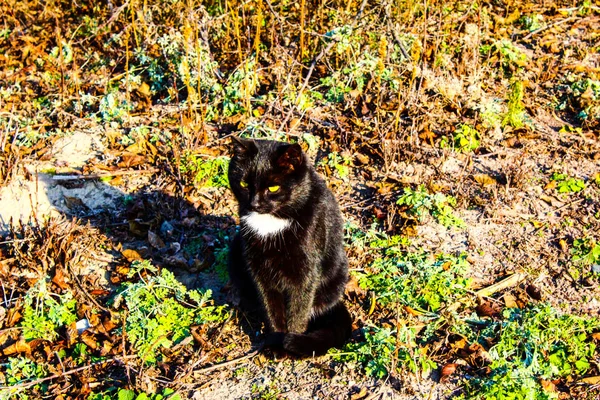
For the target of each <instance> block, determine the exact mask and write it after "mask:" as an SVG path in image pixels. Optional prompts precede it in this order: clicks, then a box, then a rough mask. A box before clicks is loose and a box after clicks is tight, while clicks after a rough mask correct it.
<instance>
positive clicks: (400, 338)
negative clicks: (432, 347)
mask: <svg viewBox="0 0 600 400" xmlns="http://www.w3.org/2000/svg"><path fill="white" fill-rule="evenodd" d="M363 334H364V338H365V340H364V341H361V342H358V343H349V344H347V345H346V346H344V349H343V350H342V351H337V350H332V351H331V352H330V353H331V354H332V356H333V358H334V359H335V360H337V361H342V362H348V361H351V362H359V363H360V364H361V365H362V367H363V368H364V370H365V373H366V374H367V375H369V376H373V377H375V378H384V377H385V376H387V375H389V374H390V373H392V372H396V371H399V370H402V369H406V370H408V371H411V372H413V373H417V372H419V371H423V372H426V371H430V370H432V369H435V368H437V365H436V363H435V362H434V361H433V360H431V359H430V358H429V357H428V355H427V354H426V351H424V350H425V349H423V348H419V346H418V345H417V341H416V338H417V333H416V329H415V328H414V327H408V326H402V327H401V328H400V330H399V332H398V331H397V330H394V329H390V328H380V327H376V326H370V327H367V328H365V329H364V330H363Z"/></svg>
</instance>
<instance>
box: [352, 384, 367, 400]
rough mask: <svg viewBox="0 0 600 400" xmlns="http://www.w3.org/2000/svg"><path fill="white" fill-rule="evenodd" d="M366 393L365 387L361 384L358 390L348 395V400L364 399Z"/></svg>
mask: <svg viewBox="0 0 600 400" xmlns="http://www.w3.org/2000/svg"><path fill="white" fill-rule="evenodd" d="M367 394H368V392H367V388H366V387H365V386H363V387H362V388H360V392H358V393H354V394H352V395H350V400H360V399H364V398H365V397H366V396H367Z"/></svg>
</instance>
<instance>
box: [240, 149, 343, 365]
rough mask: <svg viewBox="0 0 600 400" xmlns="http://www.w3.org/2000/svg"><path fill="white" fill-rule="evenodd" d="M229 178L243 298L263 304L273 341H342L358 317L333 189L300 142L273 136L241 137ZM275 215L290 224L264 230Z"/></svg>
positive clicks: (312, 346)
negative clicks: (350, 301) (348, 295)
mask: <svg viewBox="0 0 600 400" xmlns="http://www.w3.org/2000/svg"><path fill="white" fill-rule="evenodd" d="M242 182H244V183H243V184H244V186H246V187H242ZM229 183H230V186H231V190H232V191H233V193H234V195H235V197H236V199H237V200H238V203H239V215H240V233H239V234H238V235H236V237H235V238H234V240H233V242H232V245H231V250H230V260H229V275H230V278H231V282H232V284H233V286H234V287H235V288H236V289H237V290H238V292H239V294H240V296H241V304H242V305H245V306H246V307H247V308H252V303H254V304H256V303H257V302H258V304H259V305H260V306H262V308H263V310H264V313H265V315H266V320H267V322H268V323H269V325H270V327H271V330H272V332H271V333H270V335H269V336H268V337H267V340H266V344H267V345H268V346H269V347H271V348H279V349H284V350H286V351H288V352H290V353H293V354H296V355H301V356H310V355H313V354H324V353H325V352H326V351H327V350H328V349H329V348H331V347H338V346H341V345H342V344H343V343H344V342H345V341H346V340H347V339H348V337H349V336H350V333H351V330H352V320H351V317H350V314H349V313H348V310H347V309H346V307H345V306H344V304H343V303H342V300H341V298H342V296H343V293H344V288H345V285H346V282H347V281H348V260H347V258H346V254H345V252H344V248H343V220H342V215H341V213H340V210H339V208H338V205H337V202H336V200H335V198H334V196H333V193H331V191H330V190H329V189H328V188H327V186H326V185H325V182H324V181H323V179H321V178H320V177H319V176H318V175H317V173H316V171H315V170H314V168H313V167H312V166H311V165H310V164H309V162H308V159H307V157H306V155H305V154H304V153H303V152H302V150H301V148H300V146H299V145H297V144H288V143H283V142H276V141H268V140H244V139H239V138H234V154H233V157H232V159H231V162H230V164H229ZM269 187H271V188H273V187H279V189H278V190H277V191H276V193H271V192H270V191H269V189H268V188H269ZM251 213H258V214H262V215H261V217H263V216H265V214H268V215H266V218H267V221H264V220H263V219H256V220H252V219H249V218H250V216H252V215H254V214H251ZM272 217H276V218H277V219H279V220H286V221H287V222H286V223H289V226H286V227H285V228H284V229H282V230H281V231H279V232H276V233H269V234H262V235H261V234H260V233H259V231H257V229H262V226H261V225H260V224H261V223H263V222H265V224H268V223H269V222H270V221H272V220H275V218H272ZM250 221H253V222H252V223H250ZM276 222H277V221H276ZM269 226H270V225H269ZM265 229H266V228H265Z"/></svg>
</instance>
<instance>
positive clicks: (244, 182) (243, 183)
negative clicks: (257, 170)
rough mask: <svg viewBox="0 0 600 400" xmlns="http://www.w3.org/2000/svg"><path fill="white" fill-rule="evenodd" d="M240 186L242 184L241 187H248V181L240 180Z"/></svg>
mask: <svg viewBox="0 0 600 400" xmlns="http://www.w3.org/2000/svg"><path fill="white" fill-rule="evenodd" d="M240 186H241V187H243V188H247V187H248V182H246V181H241V182H240Z"/></svg>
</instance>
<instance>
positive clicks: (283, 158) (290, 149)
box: [229, 137, 310, 218]
mask: <svg viewBox="0 0 600 400" xmlns="http://www.w3.org/2000/svg"><path fill="white" fill-rule="evenodd" d="M233 145H234V146H233V148H234V150H233V157H232V159H231V162H230V163H229V184H230V186H231V190H232V191H233V193H234V195H235V197H236V198H237V200H238V203H239V206H240V216H244V215H247V214H249V213H252V212H254V213H257V214H270V215H273V216H276V217H279V218H289V217H292V216H293V215H294V211H295V210H296V209H297V208H298V207H299V206H301V205H302V204H304V203H305V202H306V201H307V199H308V196H309V193H310V183H309V176H308V175H309V165H308V161H307V158H306V155H305V154H304V153H303V152H302V148H301V147H300V146H299V145H298V144H290V143H285V142H276V141H272V140H248V139H241V138H237V137H233Z"/></svg>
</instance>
